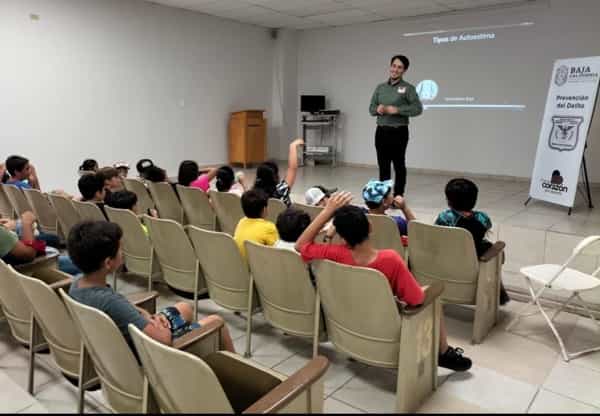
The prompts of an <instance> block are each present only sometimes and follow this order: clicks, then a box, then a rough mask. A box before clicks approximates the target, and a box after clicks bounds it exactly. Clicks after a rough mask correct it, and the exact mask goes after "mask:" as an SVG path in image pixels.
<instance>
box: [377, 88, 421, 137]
mask: <svg viewBox="0 0 600 416" xmlns="http://www.w3.org/2000/svg"><path fill="white" fill-rule="evenodd" d="M379 104H383V105H393V106H395V107H398V110H399V112H398V114H384V115H382V116H381V115H379V114H377V106H378V105H379ZM369 112H370V113H371V115H372V116H377V125H378V126H391V127H398V126H407V125H408V118H409V117H415V116H418V115H419V114H421V113H422V112H423V105H422V104H421V100H419V95H418V94H417V90H416V89H415V87H414V86H413V85H412V84H409V83H408V82H406V81H404V80H403V79H400V80H399V81H397V82H396V83H394V84H391V83H390V81H387V82H384V83H381V84H379V85H378V86H377V88H375V92H373V97H372V98H371V105H370V106H369Z"/></svg>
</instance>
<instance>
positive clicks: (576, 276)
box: [506, 235, 600, 362]
mask: <svg viewBox="0 0 600 416" xmlns="http://www.w3.org/2000/svg"><path fill="white" fill-rule="evenodd" d="M598 255H600V235H595V236H591V237H587V238H585V239H583V240H582V241H581V242H580V243H579V244H578V245H577V247H575V248H574V249H573V252H572V253H571V256H570V257H569V258H568V259H567V261H566V262H565V263H564V264H562V265H560V264H538V265H536V266H527V267H523V268H521V273H522V274H523V276H524V277H525V281H526V282H527V286H528V289H529V293H530V294H531V300H530V301H529V302H528V303H527V305H525V306H524V307H523V308H522V309H521V310H520V311H519V313H518V314H517V316H516V317H515V318H514V319H513V320H512V322H511V323H510V324H509V325H508V326H507V327H506V329H507V330H510V329H511V328H512V327H513V326H514V325H515V324H516V323H517V322H518V321H519V319H520V318H522V317H525V316H531V315H535V314H537V313H541V314H542V315H543V316H544V319H546V322H548V325H550V329H552V332H553V333H554V336H555V337H556V339H557V340H558V343H559V345H560V349H561V352H562V356H563V359H564V360H565V361H567V362H568V361H569V360H570V359H571V358H576V357H578V356H580V355H583V354H587V353H590V352H594V351H600V345H599V346H596V347H593V348H587V349H584V350H581V351H577V352H568V351H567V349H566V347H565V343H564V342H563V340H562V337H561V336H560V334H559V333H558V331H557V330H556V327H555V326H554V320H555V319H556V317H557V316H558V314H559V313H561V312H562V311H563V310H564V309H565V308H566V307H567V306H568V305H569V304H570V303H571V302H572V301H573V300H574V299H576V300H578V301H579V302H580V304H581V305H582V306H583V308H584V309H585V311H586V313H587V314H588V315H589V317H590V318H591V319H592V320H593V321H594V323H595V324H596V326H597V327H598V335H599V337H600V323H598V321H597V320H596V319H595V318H594V315H593V314H592V313H591V312H590V308H589V306H588V305H587V303H586V302H585V301H584V300H583V299H582V298H581V296H580V294H581V293H582V292H587V291H590V290H593V289H595V288H597V287H598V286H600V279H598V277H597V275H598V273H599V272H600V267H599V268H597V269H596V270H595V271H594V272H593V273H592V274H587V273H583V272H581V271H579V270H576V269H573V268H570V267H568V266H569V265H570V264H571V263H572V262H573V261H574V260H575V259H576V258H577V257H579V256H598ZM534 282H535V283H538V284H541V285H542V287H541V288H539V289H537V290H536V289H535V288H534ZM547 289H558V290H565V291H568V292H572V293H571V296H569V298H568V299H567V300H566V301H564V302H563V303H562V304H561V305H560V307H559V308H558V309H557V310H556V312H554V314H553V315H552V318H550V317H549V316H548V314H547V313H546V311H545V310H544V308H543V307H542V305H541V303H540V297H541V296H542V294H543V293H544V292H545V291H546V290H547ZM534 303H535V304H536V305H537V307H538V309H539V310H538V311H535V312H530V313H525V311H526V310H527V308H528V307H529V306H531V305H533V304H534Z"/></svg>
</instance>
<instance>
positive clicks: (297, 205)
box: [292, 202, 323, 221]
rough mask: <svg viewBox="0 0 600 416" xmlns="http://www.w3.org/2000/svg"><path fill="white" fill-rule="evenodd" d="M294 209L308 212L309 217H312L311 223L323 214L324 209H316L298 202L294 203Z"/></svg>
mask: <svg viewBox="0 0 600 416" xmlns="http://www.w3.org/2000/svg"><path fill="white" fill-rule="evenodd" d="M292 207H293V208H296V209H299V210H302V211H304V212H306V213H307V214H308V215H310V219H311V221H312V220H314V219H315V218H316V217H317V215H319V214H320V213H321V211H323V207H315V206H313V205H306V204H300V203H298V202H294V203H293V204H292Z"/></svg>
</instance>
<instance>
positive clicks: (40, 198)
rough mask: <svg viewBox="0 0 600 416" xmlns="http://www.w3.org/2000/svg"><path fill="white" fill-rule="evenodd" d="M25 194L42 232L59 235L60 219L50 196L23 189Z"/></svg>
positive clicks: (35, 190)
mask: <svg viewBox="0 0 600 416" xmlns="http://www.w3.org/2000/svg"><path fill="white" fill-rule="evenodd" d="M23 193H24V194H25V197H26V198H27V200H28V201H29V204H30V205H31V207H32V208H33V213H34V214H35V216H36V217H37V221H38V224H39V225H40V227H41V228H42V230H44V231H45V232H47V233H50V234H54V235H58V218H57V217H56V212H55V211H54V207H53V206H52V204H50V200H49V199H48V196H47V195H45V194H43V193H41V192H40V191H38V190H37V189H23Z"/></svg>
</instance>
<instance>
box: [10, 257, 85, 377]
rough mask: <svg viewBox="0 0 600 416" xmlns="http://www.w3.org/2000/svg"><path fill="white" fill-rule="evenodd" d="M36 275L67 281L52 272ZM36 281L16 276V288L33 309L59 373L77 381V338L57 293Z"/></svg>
mask: <svg viewBox="0 0 600 416" xmlns="http://www.w3.org/2000/svg"><path fill="white" fill-rule="evenodd" d="M40 273H54V274H63V275H64V278H65V279H66V278H69V277H70V276H69V275H65V274H64V273H61V272H59V271H58V270H55V269H45V270H41V271H40ZM37 277H38V274H37V273H36V274H35V277H29V276H25V275H19V284H20V285H21V288H22V290H23V293H24V294H25V296H26V297H27V300H28V303H29V304H30V305H31V307H32V309H33V314H34V316H35V318H36V321H37V323H38V324H39V325H40V327H41V328H42V330H43V331H44V337H45V338H46V340H47V341H48V344H49V346H50V349H51V350H52V355H53V357H54V360H55V361H56V364H57V365H58V367H59V368H60V370H61V371H62V372H63V373H65V374H66V375H68V376H70V377H73V378H77V377H79V359H80V348H81V337H80V336H79V332H78V331H77V328H76V327H75V322H73V319H72V318H71V315H69V312H68V311H67V307H66V306H65V304H64V302H63V301H62V299H61V298H60V296H59V295H58V293H56V292H55V291H54V289H52V288H51V287H50V286H49V285H48V284H47V283H45V282H44V281H42V280H41V279H39V278H37Z"/></svg>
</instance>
